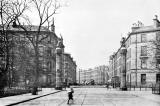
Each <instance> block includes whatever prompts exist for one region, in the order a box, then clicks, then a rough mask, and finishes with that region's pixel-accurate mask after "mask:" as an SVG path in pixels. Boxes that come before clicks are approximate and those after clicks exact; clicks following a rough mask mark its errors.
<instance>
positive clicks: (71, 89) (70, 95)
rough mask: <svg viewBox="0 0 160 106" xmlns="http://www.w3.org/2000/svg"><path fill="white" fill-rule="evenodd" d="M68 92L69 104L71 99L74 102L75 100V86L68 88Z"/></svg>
mask: <svg viewBox="0 0 160 106" xmlns="http://www.w3.org/2000/svg"><path fill="white" fill-rule="evenodd" d="M67 92H68V101H67V104H69V101H70V100H72V102H73V93H74V90H73V88H70V89H68V90H67Z"/></svg>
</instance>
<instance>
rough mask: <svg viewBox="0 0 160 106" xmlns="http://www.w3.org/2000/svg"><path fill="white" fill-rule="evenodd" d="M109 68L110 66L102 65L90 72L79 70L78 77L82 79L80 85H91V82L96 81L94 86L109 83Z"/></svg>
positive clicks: (89, 70)
mask: <svg viewBox="0 0 160 106" xmlns="http://www.w3.org/2000/svg"><path fill="white" fill-rule="evenodd" d="M108 71H109V68H108V66H105V65H102V66H99V67H95V68H93V69H91V68H90V69H88V70H79V73H78V76H79V77H80V78H79V79H78V80H80V81H79V82H80V84H91V81H94V84H105V83H107V81H108V79H109V76H108Z"/></svg>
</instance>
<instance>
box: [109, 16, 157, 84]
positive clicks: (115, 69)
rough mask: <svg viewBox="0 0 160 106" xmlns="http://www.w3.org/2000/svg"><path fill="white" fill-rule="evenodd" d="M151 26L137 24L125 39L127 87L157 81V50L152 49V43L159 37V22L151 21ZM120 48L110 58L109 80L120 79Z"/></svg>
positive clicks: (153, 46)
mask: <svg viewBox="0 0 160 106" xmlns="http://www.w3.org/2000/svg"><path fill="white" fill-rule="evenodd" d="M153 22H154V24H153V25H152V26H143V25H142V24H138V25H137V26H134V27H132V32H131V33H129V34H128V37H127V38H126V39H125V45H126V49H127V55H126V81H127V85H133V86H151V85H152V84H154V83H157V82H158V81H159V79H160V78H159V77H158V76H159V73H160V71H159V70H158V68H157V67H156V66H157V62H156V60H157V58H156V57H155V56H156V55H157V50H156V49H154V48H155V45H154V43H153V42H154V41H156V38H157V37H159V36H160V22H159V20H158V19H157V17H156V18H155V19H153ZM121 48H122V46H121V47H120V48H119V49H118V51H117V52H115V53H114V54H113V55H112V56H110V78H111V79H113V78H114V77H118V78H119V79H120V77H121V75H120V73H121V71H122V69H121V66H122V65H123V64H122V57H121V55H120V50H121Z"/></svg>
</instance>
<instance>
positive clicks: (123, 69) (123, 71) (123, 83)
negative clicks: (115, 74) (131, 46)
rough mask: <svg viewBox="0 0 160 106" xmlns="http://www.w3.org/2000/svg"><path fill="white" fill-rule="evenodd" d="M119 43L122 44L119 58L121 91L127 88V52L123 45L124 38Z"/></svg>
mask: <svg viewBox="0 0 160 106" xmlns="http://www.w3.org/2000/svg"><path fill="white" fill-rule="evenodd" d="M121 44H122V48H121V50H120V54H121V59H122V65H121V85H120V89H121V90H122V91H126V90H127V86H126V53H127V49H126V47H125V38H122V41H121Z"/></svg>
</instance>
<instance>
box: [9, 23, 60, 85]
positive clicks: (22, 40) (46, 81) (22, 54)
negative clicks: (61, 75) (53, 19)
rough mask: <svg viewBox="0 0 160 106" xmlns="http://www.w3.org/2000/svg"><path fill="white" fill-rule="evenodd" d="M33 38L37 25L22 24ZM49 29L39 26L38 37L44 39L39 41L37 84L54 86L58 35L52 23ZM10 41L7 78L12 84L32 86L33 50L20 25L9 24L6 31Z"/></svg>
mask: <svg viewBox="0 0 160 106" xmlns="http://www.w3.org/2000/svg"><path fill="white" fill-rule="evenodd" d="M24 27H25V28H26V29H27V30H28V33H29V36H31V38H33V39H32V40H34V37H33V36H34V35H35V34H36V33H37V28H38V26H24ZM51 29H52V30H49V29H48V28H46V27H41V31H40V35H41V36H40V37H43V36H44V38H45V39H43V40H41V42H40V43H39V47H38V48H39V66H40V67H39V72H38V74H39V78H38V79H39V85H40V86H44V87H46V86H55V80H56V79H55V75H56V71H55V70H56V69H55V65H56V59H55V49H56V45H57V42H58V39H59V38H58V37H57V35H56V34H55V27H54V23H53V24H52V27H51ZM7 32H8V33H9V34H8V35H9V39H10V41H11V43H12V44H11V46H10V51H9V52H10V60H11V65H10V67H11V68H10V70H9V76H8V77H9V79H10V85H12V86H22V87H24V86H32V84H33V81H34V78H35V77H34V70H35V62H34V56H35V53H34V50H33V45H32V44H31V43H30V40H29V39H28V38H27V37H26V36H25V34H26V32H25V31H24V30H23V29H21V28H20V27H18V26H16V27H13V26H10V28H9V30H8V31H7Z"/></svg>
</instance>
